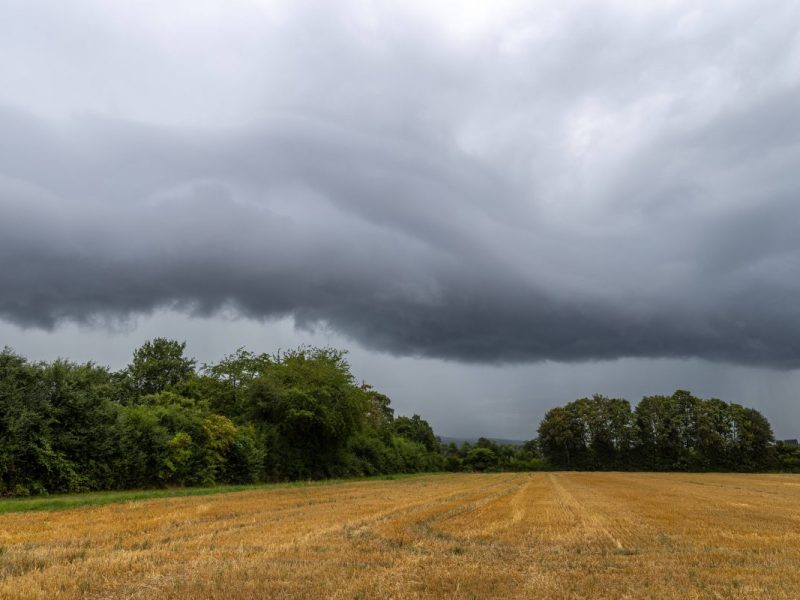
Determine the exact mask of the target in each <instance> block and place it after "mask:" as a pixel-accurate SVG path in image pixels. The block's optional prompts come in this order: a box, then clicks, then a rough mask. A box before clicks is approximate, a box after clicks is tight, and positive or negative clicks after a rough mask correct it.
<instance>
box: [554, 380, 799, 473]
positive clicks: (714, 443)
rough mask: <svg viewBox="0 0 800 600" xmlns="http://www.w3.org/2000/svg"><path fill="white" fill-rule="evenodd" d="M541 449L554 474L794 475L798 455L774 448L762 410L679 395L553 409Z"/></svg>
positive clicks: (596, 399)
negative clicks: (633, 403) (776, 472)
mask: <svg viewBox="0 0 800 600" xmlns="http://www.w3.org/2000/svg"><path fill="white" fill-rule="evenodd" d="M538 442H539V449H540V450H541V452H542V454H543V455H544V458H545V460H546V462H547V465H548V466H549V467H551V468H557V469H576V470H640V471H769V470H783V471H796V470H798V469H800V448H798V447H796V446H791V445H788V444H782V443H777V444H776V443H775V439H774V437H773V433H772V428H771V426H770V424H769V422H768V421H767V419H766V418H765V417H764V416H763V415H762V414H761V413H760V412H758V411H757V410H755V409H752V408H746V407H744V406H741V405H739V404H729V403H727V402H723V401H722V400H717V399H710V400H702V399H700V398H697V397H695V396H693V395H692V394H691V393H689V392H687V391H684V390H678V391H676V392H675V393H674V394H672V395H671V396H647V397H645V398H643V399H642V400H641V401H640V402H639V403H638V404H637V405H636V408H635V409H634V410H631V406H630V404H629V403H628V401H627V400H623V399H619V398H606V397H604V396H599V395H595V396H593V397H591V398H582V399H580V400H575V401H574V402H570V403H569V404H567V405H566V406H562V407H558V408H554V409H552V410H550V411H549V412H548V413H547V414H546V415H545V418H544V419H543V420H542V422H541V424H540V425H539V439H538Z"/></svg>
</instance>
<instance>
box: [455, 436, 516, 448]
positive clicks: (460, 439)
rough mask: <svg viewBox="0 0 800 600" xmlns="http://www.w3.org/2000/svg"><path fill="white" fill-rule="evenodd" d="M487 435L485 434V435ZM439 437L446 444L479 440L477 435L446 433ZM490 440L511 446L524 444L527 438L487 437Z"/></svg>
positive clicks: (472, 442) (457, 444)
mask: <svg viewBox="0 0 800 600" xmlns="http://www.w3.org/2000/svg"><path fill="white" fill-rule="evenodd" d="M484 437H485V436H484ZM439 439H440V440H442V444H444V445H445V446H446V445H447V444H450V443H453V444H455V445H456V446H461V444H463V443H464V442H469V443H470V444H474V443H475V442H477V441H478V439H479V438H476V437H448V436H446V435H440V436H439ZM486 439H488V440H491V441H493V442H494V443H495V444H499V445H501V446H504V445H510V446H524V445H525V442H526V441H527V440H507V439H505V438H486Z"/></svg>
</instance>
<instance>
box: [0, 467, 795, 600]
mask: <svg viewBox="0 0 800 600" xmlns="http://www.w3.org/2000/svg"><path fill="white" fill-rule="evenodd" d="M282 597H287V598H754V597H763V598H798V597H800V477H797V476H790V475H785V476H784V475H723V474H708V475H701V474H655V473H533V474H527V473H524V474H508V473H504V474H491V475H479V474H475V475H471V474H453V475H430V476H421V477H414V478H409V479H399V480H394V481H379V480H373V481H362V482H352V483H344V484H337V485H329V486H309V487H296V488H281V489H271V490H263V491H247V492H239V493H233V494H220V495H215V496H202V497H188V498H169V499H159V500H148V501H140V502H130V503H124V504H113V505H107V506H102V507H96V508H81V509H75V510H69V511H64V512H52V513H47V512H39V513H17V514H8V515H4V516H0V598H9V599H12V598H26V599H27V598H31V599H34V598H36V599H48V600H49V599H51V598H175V599H178V598H180V599H184V598H218V599H233V600H235V599H244V598H248V599H249V598H252V599H255V598H282Z"/></svg>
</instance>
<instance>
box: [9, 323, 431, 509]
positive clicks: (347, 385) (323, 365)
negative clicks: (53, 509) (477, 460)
mask: <svg viewBox="0 0 800 600" xmlns="http://www.w3.org/2000/svg"><path fill="white" fill-rule="evenodd" d="M443 467H444V457H443V456H442V454H441V452H440V448H439V442H438V439H437V438H436V437H435V436H434V435H433V431H432V429H431V428H430V425H428V423H427V422H425V421H424V420H423V419H421V418H420V417H419V416H416V415H415V416H413V417H402V416H398V417H396V416H395V415H394V411H393V409H392V408H391V406H390V400H389V398H388V397H387V396H385V395H384V394H381V393H379V392H378V391H376V390H374V389H373V388H372V387H370V386H369V385H367V384H363V383H362V384H358V383H357V382H356V381H355V379H354V377H353V375H352V373H351V372H350V368H349V365H348V363H347V362H346V360H345V357H344V353H343V352H341V351H339V350H335V349H330V348H313V347H302V348H299V349H296V350H291V351H288V352H283V353H278V354H275V355H268V354H254V353H252V352H249V351H247V350H244V349H239V350H237V351H236V352H234V353H233V354H231V355H228V356H226V357H224V358H223V359H222V360H220V361H219V362H217V363H214V364H204V365H202V366H199V367H198V366H197V365H196V361H195V360H194V359H192V358H189V357H187V356H186V354H185V343H179V342H177V341H174V340H168V339H164V338H158V339H155V340H152V341H148V342H146V343H145V344H144V345H142V346H141V347H140V348H138V349H136V351H135V352H134V353H133V359H132V361H131V363H130V364H129V365H128V366H127V367H125V368H124V369H122V370H119V371H111V370H109V369H107V368H105V367H102V366H98V365H96V364H93V363H86V364H77V363H74V362H70V361H67V360H56V361H53V362H49V363H48V362H38V363H33V362H30V361H28V360H26V359H25V358H24V357H22V356H20V355H18V354H16V353H14V352H13V351H11V350H10V349H8V348H6V349H5V350H3V351H2V352H0V494H2V495H27V494H39V493H52V492H74V491H84V490H108V489H125V488H144V487H153V486H182V485H215V484H227V483H249V482H258V481H281V480H291V479H306V478H315V479H316V478H326V477H345V476H360V475H376V474H389V473H399V472H419V471H437V470H442V469H443Z"/></svg>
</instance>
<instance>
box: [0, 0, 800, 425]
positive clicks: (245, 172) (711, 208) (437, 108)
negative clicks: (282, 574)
mask: <svg viewBox="0 0 800 600" xmlns="http://www.w3.org/2000/svg"><path fill="white" fill-rule="evenodd" d="M798 22H800V5H798V4H797V3H796V2H788V1H787V2H776V3H774V4H773V5H771V6H770V9H769V10H765V9H764V8H763V4H762V5H759V4H757V3H755V2H752V3H730V2H710V3H704V4H703V5H701V6H698V5H697V4H696V3H691V2H671V3H659V4H658V5H657V6H645V5H642V3H638V2H637V3H635V2H609V3H602V4H601V3H597V2H588V1H587V2H559V3H536V2H492V3H484V2H463V1H462V2H440V3H437V2H419V3H414V2H324V3H316V2H283V3H272V2H255V1H247V2H245V1H241V2H230V1H228V2H221V1H220V2H212V1H200V2H198V1H195V2H170V3H152V4H151V5H150V4H148V5H143V4H142V3H125V2H121V3H107V2H99V1H98V2H89V1H80V0H79V1H76V2H71V3H69V4H68V5H67V4H65V3H58V2H52V1H50V2H47V1H39V2H37V1H30V0H28V1H25V2H15V1H13V0H12V1H10V2H5V3H4V4H3V6H2V7H0V132H2V137H1V138H0V211H1V212H0V320H2V321H0V324H1V325H2V326H1V327H0V334H2V339H0V342H3V343H8V344H9V345H11V346H13V347H15V348H17V349H18V350H20V351H28V352H29V353H30V354H31V355H34V356H35V357H39V356H41V357H49V355H51V354H52V349H53V348H54V347H59V348H63V349H60V350H59V352H60V353H61V354H65V355H68V356H70V357H74V358H82V357H84V355H86V351H87V350H91V351H92V352H94V353H95V354H93V355H92V356H96V357H97V359H98V360H100V361H101V362H104V361H106V360H107V361H108V362H109V364H114V365H118V364H121V363H120V360H122V361H123V362H124V359H121V358H120V357H119V351H120V350H119V349H120V347H121V346H124V347H125V356H127V355H129V353H130V350H131V349H132V348H133V347H134V346H135V345H136V344H135V343H134V341H135V340H136V341H137V343H138V341H139V340H140V338H142V337H143V332H145V331H148V328H152V329H154V328H155V325H156V324H158V325H159V327H160V328H161V329H162V330H166V329H169V330H170V331H171V332H172V333H171V335H173V336H174V337H178V338H180V339H187V340H189V341H190V343H194V342H196V343H197V345H198V347H197V348H196V349H194V350H193V351H194V353H195V354H197V355H198V356H199V357H202V358H203V359H204V360H213V359H215V358H218V357H219V355H220V354H221V353H223V352H227V351H231V350H233V349H235V348H236V347H237V346H240V345H251V344H250V342H252V344H253V345H256V346H258V347H255V348H254V349H257V350H272V349H274V346H275V345H274V343H272V341H271V340H270V336H277V337H278V338H279V339H280V341H281V343H286V344H294V343H299V342H302V341H306V340H311V341H319V339H318V337H319V335H320V334H319V333H316V334H313V333H311V332H312V331H314V330H316V331H318V332H319V331H325V332H328V333H326V334H324V335H325V336H326V337H327V339H330V341H332V342H333V343H336V344H338V345H347V346H349V347H351V348H352V349H353V354H352V359H353V364H354V367H355V368H356V369H357V371H358V373H357V375H358V376H359V377H363V378H365V379H367V380H370V381H375V382H380V381H381V380H383V381H384V382H385V383H384V387H386V388H388V389H387V391H388V392H390V393H391V394H393V396H394V398H395V402H396V403H398V404H402V405H404V406H405V407H407V408H408V410H416V411H418V412H421V413H422V414H423V415H426V416H427V415H429V416H431V420H432V421H434V423H435V424H436V425H437V429H438V430H440V431H441V432H442V433H452V434H455V433H460V432H465V433H479V432H480V431H478V430H481V431H483V430H485V431H486V432H487V433H491V434H494V435H515V436H523V433H522V430H523V427H522V426H521V425H520V423H523V422H525V421H530V422H535V421H536V420H537V419H538V417H539V416H541V414H542V413H543V410H544V409H545V408H546V407H548V406H551V405H553V404H555V403H559V402H563V401H566V400H569V399H571V398H572V397H574V396H575V395H585V394H590V393H592V392H595V391H601V392H604V393H607V394H620V395H626V396H627V397H629V398H630V399H632V400H635V399H636V398H637V396H640V395H641V394H644V393H657V392H669V391H671V390H672V389H674V388H676V387H690V388H691V389H693V390H694V391H695V392H696V393H700V394H702V395H714V396H720V397H723V398H724V399H727V400H734V401H741V402H746V403H748V404H750V405H754V406H758V407H759V408H761V409H763V410H764V412H765V413H766V414H767V415H768V416H770V418H771V419H772V420H773V422H775V420H776V419H778V420H780V421H781V424H780V426H777V425H776V429H778V431H779V432H781V431H785V432H786V435H789V434H791V433H793V432H794V430H795V429H798V428H800V407H796V406H795V400H794V394H795V393H796V390H797V385H796V384H797V383H798V381H799V379H798V374H797V373H798V371H797V369H798V367H800V318H799V317H800V235H798V228H799V227H800V204H798V191H800V111H798V110H797V107H798V106H800V36H798V33H797V27H796V24H797V23H798ZM148 315H151V316H148ZM187 315H191V317H189V316H187ZM231 315H233V316H235V317H236V318H231ZM133 323H138V327H134V326H133ZM293 324H296V325H297V326H298V327H299V328H298V329H296V328H294V327H293V326H292V325H293ZM120 331H122V332H124V333H120ZM209 331H211V332H214V334H213V336H210V334H209V333H208V332H209ZM152 333H153V334H154V335H161V334H162V333H165V331H155V330H153V332H152ZM66 340H69V344H70V345H69V346H67V347H63V346H62V344H63V342H64V341H66ZM122 342H124V343H122ZM90 354H91V353H90ZM206 354H208V355H206ZM103 355H106V356H107V357H108V358H104V356H103ZM89 357H90V356H86V358H89ZM457 407H459V408H460V409H459V410H455V409H456V408H457ZM400 408H402V407H400ZM447 419H449V422H447ZM527 437H529V436H527Z"/></svg>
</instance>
